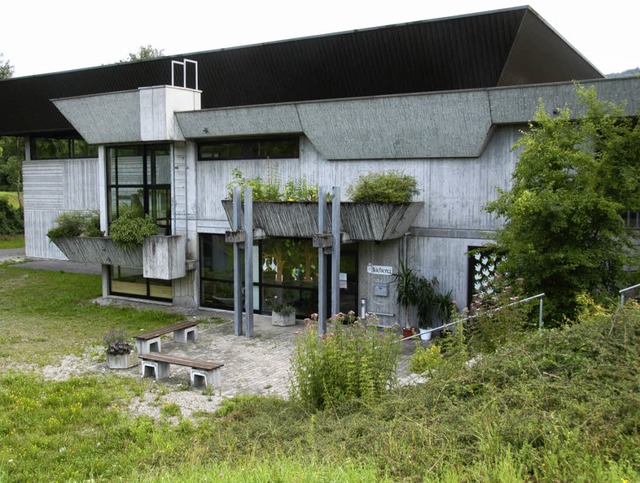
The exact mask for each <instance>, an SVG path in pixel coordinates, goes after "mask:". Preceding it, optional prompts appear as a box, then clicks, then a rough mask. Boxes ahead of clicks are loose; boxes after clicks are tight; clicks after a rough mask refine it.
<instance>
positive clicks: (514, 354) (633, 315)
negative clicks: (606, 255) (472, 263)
mask: <svg viewBox="0 0 640 483" xmlns="http://www.w3.org/2000/svg"><path fill="white" fill-rule="evenodd" d="M99 293H100V280H99V277H97V276H91V275H78V274H69V273H61V272H44V271H37V270H28V269H22V268H15V267H10V266H8V265H6V264H5V265H0V481H1V482H4V481H114V480H115V481H143V482H146V481H162V482H165V481H166V482H174V481H193V482H201V481H231V482H246V481H249V482H272V481H275V482H288V481H308V482H316V481H320V482H351V481H364V482H378V481H394V482H395V481H406V482H418V481H420V482H421V481H438V482H462V481H464V482H471V481H549V482H551V481H584V482H591V481H611V482H618V483H622V482H625V481H628V482H631V481H640V410H639V409H638V408H640V378H639V377H638V374H640V352H639V350H638V348H639V347H640V310H639V309H638V308H636V307H630V308H629V309H628V310H627V311H626V312H624V313H622V314H617V315H615V316H612V315H601V316H598V317H593V318H592V319H590V320H587V321H585V322H581V323H580V324H576V325H574V326H571V327H568V328H566V329H555V330H549V331H543V332H540V333H537V332H536V333H532V334H531V335H530V336H528V337H526V338H525V339H523V340H520V341H518V342H517V343H512V344H507V345H506V346H505V347H503V348H500V349H499V350H497V351H496V352H495V353H494V354H488V355H485V356H483V357H482V358H481V359H479V361H478V362H477V364H475V365H474V366H473V367H471V368H470V367H468V366H467V365H466V364H465V360H466V359H465V358H460V357H457V356H456V357H450V358H449V359H446V361H445V363H444V364H443V365H442V367H440V368H439V369H438V370H437V371H434V372H433V373H432V374H431V377H430V380H429V382H428V383H426V384H422V385H419V386H414V387H404V388H397V389H396V390H394V391H391V392H389V394H388V395H386V396H383V397H382V398H381V399H380V400H379V401H377V402H375V403H371V402H368V403H365V402H364V401H345V402H342V403H340V402H336V403H335V404H332V405H330V407H329V408H328V409H326V410H324V411H311V410H308V409H305V408H304V407H301V406H299V405H297V404H295V403H294V402H291V401H286V400H284V399H281V398H277V397H273V396H270V397H268V396H264V397H262V396H239V397H236V398H233V399H228V400H227V401H226V403H225V404H224V405H223V407H222V408H221V409H220V410H219V411H218V412H217V413H215V414H200V415H198V416H197V417H195V418H194V419H187V418H185V417H182V416H181V412H180V408H179V407H176V406H175V405H168V406H166V407H163V408H162V411H161V414H162V417H161V418H160V419H157V420H155V419H151V418H149V417H146V416H136V417H134V416H132V415H131V414H130V413H128V411H127V410H126V408H127V404H128V402H129V401H130V400H131V399H132V398H134V397H144V395H145V394H147V391H148V390H149V388H150V387H153V388H155V390H156V391H160V392H162V391H166V390H170V389H168V388H166V387H165V386H164V385H163V384H162V383H153V382H149V380H148V379H139V378H128V377H120V376H118V375H114V374H113V373H106V374H96V375H87V376H82V377H75V378H71V379H69V380H66V381H44V380H43V379H42V376H41V375H40V374H39V372H38V371H37V370H35V371H27V370H24V369H22V370H18V367H19V366H20V365H21V364H27V363H31V364H36V365H38V366H42V365H44V364H51V363H53V364H55V362H56V361H58V360H60V358H61V357H63V356H65V355H67V354H81V353H82V352H83V351H85V350H86V349H87V348H88V347H91V346H93V345H95V344H98V343H99V342H100V338H101V336H102V335H103V334H104V333H105V332H107V331H108V330H109V329H112V328H124V329H126V330H127V331H129V332H130V333H131V332H137V331H139V330H149V329H152V328H155V327H159V326H161V325H165V324H168V323H170V322H172V321H174V320H176V319H177V317H176V316H175V315H169V314H167V313H164V312H161V311H154V310H150V311H148V310H144V311H139V310H135V309H125V308H118V307H112V306H106V307H101V306H97V305H94V304H92V303H91V302H90V300H91V299H92V298H94V297H96V296H98V295H99ZM7 367H10V368H11V369H7ZM191 390H194V389H191Z"/></svg>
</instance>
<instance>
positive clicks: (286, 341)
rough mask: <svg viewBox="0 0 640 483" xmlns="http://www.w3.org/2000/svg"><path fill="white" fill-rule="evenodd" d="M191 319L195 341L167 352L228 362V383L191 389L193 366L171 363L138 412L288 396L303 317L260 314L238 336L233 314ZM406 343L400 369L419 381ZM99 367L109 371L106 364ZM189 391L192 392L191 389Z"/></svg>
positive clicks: (169, 346)
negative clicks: (291, 320)
mask: <svg viewBox="0 0 640 483" xmlns="http://www.w3.org/2000/svg"><path fill="white" fill-rule="evenodd" d="M213 315H215V316H216V317H219V316H222V317H224V318H225V319H226V320H225V321H224V322H219V323H215V322H211V321H210V320H211V317H212V316H213ZM188 317H195V318H200V319H201V320H202V322H200V323H199V325H198V336H197V340H196V342H195V343H193V342H188V343H187V344H180V343H175V342H173V341H172V340H171V338H170V337H167V338H166V339H163V341H162V352H163V353H166V354H172V355H176V356H183V357H189V358H196V359H204V360H210V361H214V362H220V363H223V364H224V367H223V368H222V377H221V380H222V384H221V387H220V388H216V389H215V390H213V391H211V390H206V389H203V388H189V389H187V387H188V384H189V368H186V367H181V366H175V365H172V366H171V370H170V377H169V378H167V379H162V380H161V381H160V382H159V383H158V384H161V385H162V387H164V388H165V390H161V391H157V392H160V393H161V396H159V397H153V396H152V395H148V396H146V397H145V398H142V399H137V400H134V403H133V405H132V409H133V411H134V412H138V413H145V414H148V415H151V416H156V417H157V416H159V414H160V407H161V406H162V405H163V404H168V403H176V404H178V405H180V408H181V410H182V413H183V415H185V416H189V415H191V414H192V413H193V412H195V411H207V412H210V411H215V410H216V409H217V408H218V407H219V406H220V404H221V403H222V402H223V401H224V399H227V398H231V397H234V396H237V395H240V394H256V395H270V394H271V395H277V396H282V397H287V396H288V391H289V368H290V363H291V355H292V352H293V350H294V347H295V337H296V332H298V331H300V330H302V329H304V323H303V321H301V320H298V321H297V324H296V325H294V326H288V327H279V326H273V325H271V318H270V317H267V316H262V315H256V316H255V317H254V335H253V337H246V336H235V335H234V325H233V321H232V320H230V318H231V317H232V315H231V314H228V313H226V312H209V311H202V310H199V311H197V315H190V316H188ZM399 343H400V344H401V347H402V349H401V352H402V356H401V363H400V367H399V371H398V375H399V377H400V380H401V382H402V383H404V384H411V383H414V382H415V381H417V380H419V378H417V377H416V376H415V375H412V374H410V373H409V371H408V369H407V363H408V359H409V357H410V355H411V354H412V353H413V350H414V348H415V343H414V342H409V341H405V342H399ZM93 369H94V370H99V371H105V370H108V369H106V366H105V364H100V365H98V366H96V367H94V368H93ZM119 372H120V373H121V374H122V375H128V376H131V377H140V366H137V367H134V368H132V369H128V370H126V371H119ZM185 389H187V390H185Z"/></svg>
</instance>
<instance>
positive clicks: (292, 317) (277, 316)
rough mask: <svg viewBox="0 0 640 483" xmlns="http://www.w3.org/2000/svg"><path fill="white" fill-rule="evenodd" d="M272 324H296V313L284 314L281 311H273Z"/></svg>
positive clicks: (281, 325) (282, 325)
mask: <svg viewBox="0 0 640 483" xmlns="http://www.w3.org/2000/svg"><path fill="white" fill-rule="evenodd" d="M271 324H272V325H277V326H279V327H286V326H290V325H296V314H287V315H283V314H281V313H280V312H271Z"/></svg>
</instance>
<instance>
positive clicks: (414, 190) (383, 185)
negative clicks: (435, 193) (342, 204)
mask: <svg viewBox="0 0 640 483" xmlns="http://www.w3.org/2000/svg"><path fill="white" fill-rule="evenodd" d="M418 194H420V190H419V189H418V181H417V180H416V178H415V177H414V176H411V175H408V174H404V173H402V172H400V171H386V172H384V171H383V172H370V173H367V174H364V175H362V176H360V177H359V178H358V179H357V180H356V181H355V182H354V183H353V184H352V185H350V186H349V187H348V188H347V195H348V196H349V197H350V198H351V201H353V202H354V203H400V204H407V203H411V201H412V200H413V197H414V196H416V195H418Z"/></svg>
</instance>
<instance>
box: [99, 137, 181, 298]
mask: <svg viewBox="0 0 640 483" xmlns="http://www.w3.org/2000/svg"><path fill="white" fill-rule="evenodd" d="M170 152H171V150H170V146H169V145H168V144H166V145H153V146H152V145H135V146H117V147H110V148H108V150H107V177H108V190H109V191H108V213H109V221H110V222H112V221H114V220H115V219H117V218H118V217H120V216H122V215H123V214H124V213H126V212H133V213H134V214H135V215H136V216H145V215H149V216H151V217H152V218H153V219H154V221H155V222H156V223H157V225H158V228H159V230H158V232H159V233H160V234H164V235H170V234H171V157H170ZM110 290H111V293H113V294H117V295H129V296H133V297H142V298H153V299H161V300H171V298H172V283H171V282H170V281H166V280H154V279H145V278H144V277H143V274H142V270H141V269H135V270H133V269H123V268H120V267H112V271H111V288H110Z"/></svg>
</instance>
